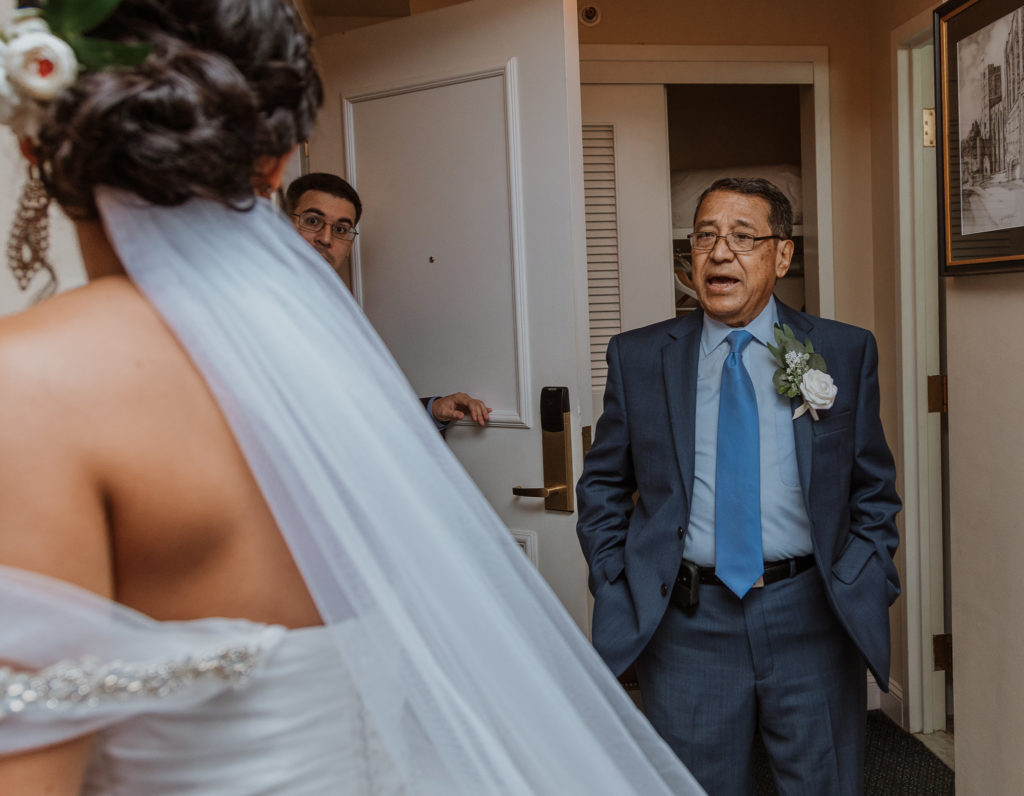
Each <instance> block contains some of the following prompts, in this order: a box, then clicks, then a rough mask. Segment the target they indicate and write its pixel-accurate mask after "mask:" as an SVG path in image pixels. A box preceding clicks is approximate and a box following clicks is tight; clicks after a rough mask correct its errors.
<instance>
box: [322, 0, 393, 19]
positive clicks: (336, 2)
mask: <svg viewBox="0 0 1024 796" xmlns="http://www.w3.org/2000/svg"><path fill="white" fill-rule="evenodd" d="M305 6H306V8H307V9H308V10H309V13H310V14H312V15H313V16H315V17H407V16H409V0H306V2H305Z"/></svg>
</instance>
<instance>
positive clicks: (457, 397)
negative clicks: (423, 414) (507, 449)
mask: <svg viewBox="0 0 1024 796" xmlns="http://www.w3.org/2000/svg"><path fill="white" fill-rule="evenodd" d="M491 411H492V410H491V407H489V406H487V404H485V403H484V402H483V401H481V400H480V399H479V398H474V397H473V396H471V395H467V394H466V393H464V392H455V393H452V394H451V395H446V396H444V397H443V398H436V399H434V402H433V403H432V404H431V405H430V412H431V414H433V416H434V419H435V420H437V421H439V422H441V423H449V422H451V421H453V420H462V418H464V417H465V416H466V415H467V414H468V415H469V416H470V417H471V418H472V419H473V422H474V423H476V424H477V425H480V426H485V425H487V420H488V418H490V416H491Z"/></svg>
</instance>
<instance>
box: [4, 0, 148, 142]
mask: <svg viewBox="0 0 1024 796" xmlns="http://www.w3.org/2000/svg"><path fill="white" fill-rule="evenodd" d="M120 2H121V0H48V1H47V2H46V4H45V6H44V7H43V8H41V9H40V8H20V9H18V10H16V11H15V12H14V14H13V16H12V17H11V19H10V21H9V22H7V24H5V25H4V26H3V27H2V28H0V124H6V125H8V126H10V127H11V129H12V130H14V133H15V135H17V136H18V137H19V138H22V139H28V140H29V141H35V140H36V139H37V137H38V134H39V127H40V125H41V124H42V120H43V118H44V116H45V113H46V103H47V102H49V101H50V100H52V99H53V98H54V97H56V96H57V95H58V94H59V93H60V92H61V91H63V90H64V89H66V88H67V87H68V86H70V85H72V84H73V83H74V82H75V80H77V79H78V74H79V72H80V71H82V70H91V71H96V70H99V69H105V68H110V67H119V66H136V65H138V64H140V63H142V61H144V60H145V58H146V56H147V55H149V53H150V51H151V50H152V47H150V45H148V44H132V43H124V42H113V41H104V40H102V39H93V38H90V37H88V36H85V35H84V34H85V32H86V31H89V30H91V29H92V28H94V27H96V26H97V25H99V24H100V23H101V22H102V21H103V20H104V19H106V18H107V17H108V16H109V15H110V13H111V12H112V11H113V10H114V9H115V8H117V6H118V5H119V4H120Z"/></svg>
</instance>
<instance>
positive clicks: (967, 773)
mask: <svg viewBox="0 0 1024 796" xmlns="http://www.w3.org/2000/svg"><path fill="white" fill-rule="evenodd" d="M873 5H874V9H873V11H874V13H873V14H872V20H873V22H872V32H871V37H872V41H871V45H872V46H871V54H872V57H871V60H872V63H873V64H875V65H877V67H878V68H877V69H876V70H875V71H873V73H872V97H873V99H872V119H873V122H872V133H873V140H872V164H871V165H872V181H873V184H874V189H873V199H872V202H873V206H874V217H873V219H872V224H873V227H874V243H875V248H874V255H875V259H876V261H880V260H882V259H885V258H886V257H889V258H892V252H893V251H894V247H895V241H894V238H893V236H894V235H895V234H896V232H895V223H894V222H895V218H896V215H895V202H894V190H895V176H894V165H893V149H894V147H893V124H894V123H893V118H892V106H893V100H892V81H893V74H892V68H891V60H890V59H891V48H892V32H893V31H894V30H896V29H897V28H901V27H902V28H903V30H902V33H904V34H909V33H911V32H912V31H910V30H909V28H913V27H916V26H914V25H909V26H908V25H907V23H908V22H909V21H910V20H913V19H920V21H921V22H923V23H924V24H923V29H924V30H926V29H927V28H928V27H929V26H930V14H925V15H924V16H923V17H922V16H921V15H922V13H923V12H930V11H931V10H932V9H934V7H935V6H936V5H937V4H936V3H929V2H921V0H874V3H873ZM880 273H882V272H881V271H880V270H879V269H876V276H877V275H879V274H880ZM945 288H946V302H947V303H946V355H947V365H946V372H947V375H948V377H949V415H948V422H949V473H948V476H949V513H950V516H949V521H950V544H951V554H950V558H951V562H950V563H951V577H950V581H951V583H950V588H951V592H952V634H953V677H954V705H953V712H954V717H955V722H956V780H957V792H958V793H964V794H971V796H973V795H974V794H1009V793H1020V792H1021V788H1022V783H1024V756H1022V755H1021V752H1020V750H1021V744H1022V742H1024V677H1022V675H1021V665H1020V662H1021V660H1024V631H1022V630H1021V624H1020V621H1019V620H1018V619H1017V614H1018V613H1019V609H1018V606H1019V605H1020V600H1021V598H1022V597H1024V577H1022V575H1021V573H1022V571H1024V533H1022V532H1021V517H1024V490H1022V489H1021V483H1022V480H1024V453H1022V449H1021V442H1020V440H1021V432H1022V420H1021V414H1020V411H1019V407H1020V403H1021V402H1020V398H1019V396H1020V395H1021V394H1022V393H1024V345H1022V344H1021V342H1020V341H1021V340H1024V274H1006V275H998V276H996V275H993V276H968V277H957V278H953V279H946V280H945ZM897 295H898V292H897V286H896V284H895V271H894V272H892V275H891V280H890V281H889V283H888V284H882V283H881V281H880V280H878V281H876V284H875V308H876V310H875V311H876V318H877V317H879V316H881V315H882V314H883V313H884V314H889V313H895V307H896V305H895V300H896V296H897ZM889 304H892V310H890V309H889V308H888V305H889Z"/></svg>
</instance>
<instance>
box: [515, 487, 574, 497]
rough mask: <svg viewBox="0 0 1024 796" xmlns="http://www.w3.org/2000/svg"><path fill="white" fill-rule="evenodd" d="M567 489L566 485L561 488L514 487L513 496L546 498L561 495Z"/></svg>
mask: <svg viewBox="0 0 1024 796" xmlns="http://www.w3.org/2000/svg"><path fill="white" fill-rule="evenodd" d="M566 489H568V487H567V486H566V485H565V484H562V485H561V486H514V487H512V494H513V495H518V496H519V497H539V498H546V497H551V496H552V495H560V494H561V493H562V492H565V490H566Z"/></svg>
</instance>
